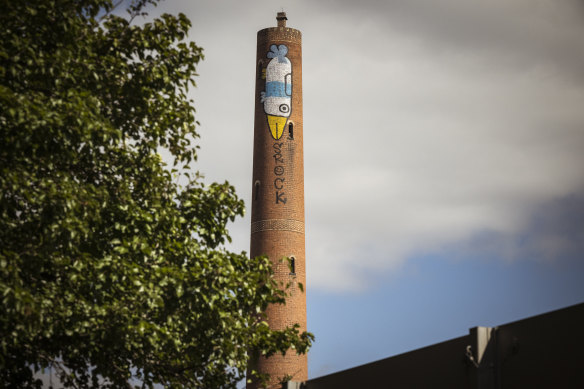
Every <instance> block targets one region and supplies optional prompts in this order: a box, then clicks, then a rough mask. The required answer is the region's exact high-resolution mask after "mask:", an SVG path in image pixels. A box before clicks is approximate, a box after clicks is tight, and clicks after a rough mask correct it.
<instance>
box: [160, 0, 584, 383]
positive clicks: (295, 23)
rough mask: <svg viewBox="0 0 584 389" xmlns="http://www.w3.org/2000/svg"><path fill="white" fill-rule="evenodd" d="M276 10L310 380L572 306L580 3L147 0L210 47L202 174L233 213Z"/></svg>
mask: <svg viewBox="0 0 584 389" xmlns="http://www.w3.org/2000/svg"><path fill="white" fill-rule="evenodd" d="M282 9H283V10H285V11H286V12H287V14H288V19H289V20H288V26H289V27H293V28H297V29H299V30H301V31H302V34H303V76H304V79H303V86H304V90H303V94H304V141H305V144H304V150H305V200H306V233H307V236H306V238H307V272H308V281H307V287H308V321H309V330H311V331H312V332H314V333H315V335H316V343H315V346H314V348H313V350H312V351H311V354H309V365H310V377H316V376H320V375H323V374H327V373H331V372H334V371H338V370H340V369H344V368H348V367H352V366H355V365H358V364H363V363H367V362H370V361H373V360H375V359H380V358H384V357H388V356H391V355H395V354H399V353H402V352H405V351H409V350H412V349H415V348H419V347H423V346H426V345H429V344H432V343H437V342H440V341H443V340H447V339H449V338H452V337H456V336H461V335H464V334H465V333H466V332H467V331H468V328H470V327H474V326H477V325H498V324H504V323H506V322H510V321H514V320H518V319H521V318H524V317H527V316H532V315H535V314H539V313H543V312H546V311H550V310H554V309H558V308H562V307H565V306H568V305H571V304H576V303H579V302H582V301H584V281H582V280H583V279H584V3H582V2H581V1H580V0H491V1H488V2H484V1H474V0H473V1H468V0H439V1H437V0H396V1H389V0H388V1H375V0H361V1H349V0H322V1H314V0H312V1H309V0H297V1H288V0H279V1H273V0H269V1H268V0H263V1H255V0H253V1H236V0H224V1H223V0H215V1H202V0H190V1H178V0H175V1H170V0H169V1H166V2H163V3H161V4H160V5H159V7H158V8H157V9H155V10H152V11H151V14H153V15H155V14H158V13H160V12H178V11H180V12H184V13H185V14H187V16H189V18H190V19H191V20H192V22H193V29H192V32H191V38H192V39H193V40H194V41H195V42H196V43H197V44H199V45H200V46H202V47H203V48H204V49H205V56H206V58H205V61H204V62H202V63H201V64H200V66H199V74H200V77H199V78H198V80H197V85H198V88H197V89H196V90H195V91H194V93H193V98H194V99H195V105H196V108H197V112H198V120H199V121H200V122H201V127H200V133H201V136H202V138H201V141H200V145H201V151H200V156H199V157H200V158H199V163H198V166H197V169H198V170H200V171H201V172H202V173H204V174H205V175H206V177H207V180H208V181H223V180H225V179H227V180H228V181H230V182H231V183H232V184H234V185H235V186H236V188H237V190H238V193H239V195H240V196H241V197H242V198H244V199H245V200H246V203H247V204H250V199H251V186H252V182H251V171H252V148H253V139H252V136H253V112H254V75H255V56H256V53H255V50H256V32H257V31H258V30H260V29H262V28H265V27H272V26H275V23H276V21H275V15H276V12H278V11H281V10H282ZM248 211H250V209H248ZM249 213H250V212H248V217H246V218H245V219H242V220H240V221H238V222H236V223H235V224H233V225H232V227H231V231H232V235H233V237H234V243H233V246H232V248H233V249H234V250H237V251H240V250H246V251H248V247H249V231H250V230H249V224H250V221H249Z"/></svg>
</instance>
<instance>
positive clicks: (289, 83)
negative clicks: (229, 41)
mask: <svg viewBox="0 0 584 389" xmlns="http://www.w3.org/2000/svg"><path fill="white" fill-rule="evenodd" d="M276 19H277V21H278V27H271V28H266V29H263V30H260V31H258V36H257V58H256V61H257V62H256V64H257V68H256V70H257V71H256V93H255V122H254V152H253V180H252V182H253V193H252V214H251V249H250V254H251V257H252V258H254V257H255V256H258V255H267V256H268V257H269V258H270V260H271V261H272V264H273V267H274V271H275V274H274V277H275V279H276V281H278V282H282V284H284V285H285V284H288V283H290V284H291V285H292V286H291V289H290V290H289V292H291V295H290V296H289V297H288V298H287V300H286V304H285V305H272V306H270V307H268V309H267V311H266V314H267V318H268V323H269V325H270V327H271V328H272V329H283V328H285V327H287V326H291V325H293V324H295V323H298V324H300V327H301V328H300V330H301V331H305V330H306V294H305V293H304V292H303V291H301V290H300V289H299V288H298V283H302V285H304V286H306V266H305V264H306V260H305V257H304V157H303V147H302V143H303V126H302V124H303V123H302V44H301V40H302V37H301V33H300V31H298V30H295V29H293V28H289V27H286V20H287V18H286V13H285V12H278V15H277V18H276ZM283 257H289V258H291V261H290V262H291V263H290V264H289V263H288V261H281V259H282V258H283ZM251 367H252V368H254V369H256V370H257V371H259V372H261V373H268V374H270V376H271V380H270V384H269V385H268V387H279V386H278V383H279V382H280V381H281V380H282V379H284V378H287V379H291V380H292V381H306V380H307V378H308V366H307V357H306V355H297V354H296V353H295V352H294V350H289V351H288V352H287V353H286V355H285V356H282V355H279V354H278V355H274V356H272V357H270V358H264V357H258V358H257V359H256V360H255V361H254V362H252V365H251ZM247 387H248V388H257V387H258V386H257V383H255V382H254V383H251V384H248V386H247Z"/></svg>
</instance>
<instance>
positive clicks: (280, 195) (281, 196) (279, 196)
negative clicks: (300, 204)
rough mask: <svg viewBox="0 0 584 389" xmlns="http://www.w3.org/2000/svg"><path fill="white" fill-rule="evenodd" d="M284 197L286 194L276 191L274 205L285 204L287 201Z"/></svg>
mask: <svg viewBox="0 0 584 389" xmlns="http://www.w3.org/2000/svg"><path fill="white" fill-rule="evenodd" d="M285 196H286V193H284V192H278V191H276V204H278V203H284V204H286V201H288V199H287V198H286V197H285Z"/></svg>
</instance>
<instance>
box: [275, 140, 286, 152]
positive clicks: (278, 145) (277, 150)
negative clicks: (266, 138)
mask: <svg viewBox="0 0 584 389" xmlns="http://www.w3.org/2000/svg"><path fill="white" fill-rule="evenodd" d="M283 144H284V142H280V143H274V150H275V151H276V152H277V153H279V152H280V150H281V149H282V145H283Z"/></svg>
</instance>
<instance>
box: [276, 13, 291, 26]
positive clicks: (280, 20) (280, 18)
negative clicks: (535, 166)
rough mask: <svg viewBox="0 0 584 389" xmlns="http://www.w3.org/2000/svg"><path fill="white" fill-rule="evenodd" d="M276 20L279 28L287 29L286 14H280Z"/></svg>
mask: <svg viewBox="0 0 584 389" xmlns="http://www.w3.org/2000/svg"><path fill="white" fill-rule="evenodd" d="M276 20H277V21H278V27H286V20H288V18H287V17H286V12H278V16H276Z"/></svg>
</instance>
